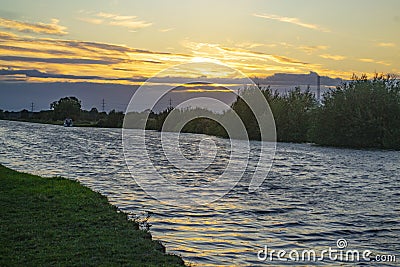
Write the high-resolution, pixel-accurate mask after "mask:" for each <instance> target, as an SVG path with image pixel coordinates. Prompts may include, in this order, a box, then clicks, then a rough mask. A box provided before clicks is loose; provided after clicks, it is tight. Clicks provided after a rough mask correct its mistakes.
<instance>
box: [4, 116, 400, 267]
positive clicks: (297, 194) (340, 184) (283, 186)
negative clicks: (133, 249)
mask: <svg viewBox="0 0 400 267" xmlns="http://www.w3.org/2000/svg"><path fill="white" fill-rule="evenodd" d="M157 134H158V133H156V132H153V135H154V136H155V137H156V136H157ZM150 136H151V135H150ZM184 138H185V139H186V140H184V141H185V142H186V143H187V144H193V143H195V142H198V140H199V135H190V134H187V135H185V137H184ZM208 138H212V140H214V142H215V143H216V144H217V145H219V146H220V147H223V144H224V142H225V141H226V140H222V139H218V138H215V137H208ZM0 144H1V146H0V159H1V162H0V163H1V164H4V165H5V166H8V167H11V168H13V169H16V170H20V171H25V172H29V173H34V174H38V175H42V176H46V177H51V176H58V175H59V176H65V177H68V178H71V179H78V180H79V181H81V182H82V183H83V184H85V185H87V186H89V187H90V188H92V189H93V190H96V191H99V192H101V193H102V194H104V195H106V196H107V197H108V198H109V200H110V201H111V202H112V203H113V204H115V205H116V206H118V207H119V208H120V209H121V210H123V211H125V212H128V213H132V214H141V213H142V212H144V211H145V212H150V213H151V217H150V221H149V222H150V223H151V224H152V227H151V232H152V233H153V236H154V237H155V238H156V239H160V240H162V241H163V243H164V244H165V245H166V247H167V250H168V251H169V252H173V253H176V254H180V255H182V256H183V258H184V259H185V260H187V261H189V262H193V263H195V264H196V265H198V266H215V265H238V266H261V265H273V266H278V265H279V264H281V265H284V264H283V263H279V264H278V262H264V263H262V262H259V261H258V260H257V254H256V253H257V251H258V250H260V249H262V248H263V246H264V245H268V246H269V247H270V248H273V249H286V250H288V249H291V248H293V249H299V248H308V249H319V248H320V249H325V248H327V247H329V246H331V247H334V246H335V242H336V240H337V239H338V238H346V239H347V240H348V241H349V247H350V248H351V249H370V250H372V251H374V252H376V253H379V252H380V253H386V254H396V253H398V251H400V241H399V239H398V236H400V226H399V214H400V205H399V203H400V200H399V198H400V193H399V192H400V153H399V152H395V151H367V150H365V151H361V150H350V149H335V148H321V147H315V146H311V145H307V144H286V143H280V144H278V147H277V153H276V158H275V162H274V166H273V168H272V170H271V172H270V174H269V176H268V177H267V179H266V181H265V182H264V183H263V185H262V188H261V190H259V191H257V192H255V193H249V192H248V183H249V181H248V180H247V179H246V177H244V178H243V179H242V180H241V181H240V182H239V184H238V185H237V186H235V187H234V188H233V190H232V191H231V192H230V193H229V194H228V195H227V196H225V197H224V198H222V199H221V200H219V201H218V202H215V203H212V204H210V205H208V206H198V207H195V208H193V209H182V208H178V207H172V206H165V205H161V204H160V203H159V202H158V201H157V200H155V199H153V198H151V197H149V196H147V195H146V194H145V193H144V192H143V191H142V190H141V189H140V188H139V187H138V186H137V185H136V183H135V181H134V180H133V178H132V177H131V176H130V174H129V171H128V169H127V167H126V165H125V161H124V158H123V152H122V144H121V130H120V129H98V128H64V127H60V126H54V125H42V124H30V123H20V122H8V121H0ZM257 145H258V142H252V149H253V151H256V150H257ZM185 149H188V151H189V152H190V153H192V152H193V151H191V150H190V146H187V147H186V148H185ZM221 151H222V152H221ZM223 151H224V150H220V151H219V152H218V153H223ZM136 154H137V161H138V162H140V160H145V158H144V156H143V153H142V152H141V151H138V153H136ZM255 154H256V153H255ZM141 157H143V158H141ZM225 158H226V157H225V156H224V155H223V154H222V155H220V157H217V159H220V161H221V162H216V163H215V164H217V166H219V167H218V168H223V167H224V164H226V163H224V160H225ZM154 159H155V160H157V157H155V158H154ZM218 164H219V165H218ZM160 167H162V165H160ZM218 168H216V169H215V170H214V171H215V172H216V173H217V172H218ZM168 170H169V169H168V168H164V169H163V171H164V172H166V173H168ZM171 175H172V174H171ZM211 176H212V175H211ZM211 176H210V177H204V179H205V180H207V179H209V178H212V177H211ZM181 178H182V177H181ZM186 178H188V177H186ZM189 178H190V177H189ZM192 178H193V179H187V180H186V182H188V183H189V182H193V181H194V180H196V179H198V178H199V177H196V176H193V177H192ZM171 179H176V177H171ZM155 182H156V181H155ZM181 182H185V180H181ZM188 192H189V193H190V190H189V191H188ZM171 197H173V196H171ZM285 264H286V265H287V264H289V263H285ZM313 264H314V265H332V262H318V263H308V265H313ZM292 265H298V264H297V263H292ZM356 265H357V264H356ZM359 265H360V266H362V265H363V266H365V265H366V263H359ZM380 266H396V263H392V265H390V264H389V263H387V265H383V264H382V265H380Z"/></svg>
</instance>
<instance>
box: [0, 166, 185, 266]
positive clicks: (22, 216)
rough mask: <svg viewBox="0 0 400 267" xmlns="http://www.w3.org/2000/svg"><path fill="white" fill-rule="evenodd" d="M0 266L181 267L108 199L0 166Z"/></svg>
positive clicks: (70, 183)
mask: <svg viewBox="0 0 400 267" xmlns="http://www.w3.org/2000/svg"><path fill="white" fill-rule="evenodd" d="M0 266H183V261H182V259H181V258H179V257H178V256H175V255H169V254H166V253H165V249H164V247H163V246H162V245H161V244H160V243H158V242H156V241H153V240H152V239H151V235H150V234H149V233H148V232H146V231H143V230H140V229H139V227H138V224H137V223H135V222H131V221H128V220H127V217H126V214H124V213H122V212H121V213H118V212H117V208H116V207H115V206H112V205H110V204H109V203H108V202H107V198H105V197H104V196H102V195H100V194H99V193H96V192H93V191H91V190H90V189H88V188H86V187H84V186H82V185H80V184H79V183H78V182H74V181H71V180H67V179H64V178H42V177H39V176H34V175H30V174H25V173H20V172H16V171H13V170H10V169H8V168H6V167H4V166H1V165H0Z"/></svg>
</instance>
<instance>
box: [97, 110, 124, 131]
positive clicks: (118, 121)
mask: <svg viewBox="0 0 400 267" xmlns="http://www.w3.org/2000/svg"><path fill="white" fill-rule="evenodd" d="M123 121H124V113H123V112H121V111H118V112H117V111H115V110H114V109H113V110H111V111H110V112H109V113H108V115H107V117H105V118H103V119H101V120H100V121H99V122H98V124H97V125H98V126H100V127H109V128H121V127H122V123H123Z"/></svg>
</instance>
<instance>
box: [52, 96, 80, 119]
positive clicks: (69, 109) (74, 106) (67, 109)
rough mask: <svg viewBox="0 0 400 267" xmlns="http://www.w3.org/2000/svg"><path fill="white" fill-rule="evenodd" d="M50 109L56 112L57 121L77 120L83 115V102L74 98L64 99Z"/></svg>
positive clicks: (56, 102)
mask: <svg viewBox="0 0 400 267" xmlns="http://www.w3.org/2000/svg"><path fill="white" fill-rule="evenodd" d="M50 109H52V110H53V111H54V113H53V118H54V119H55V120H64V119H65V118H71V119H74V120H77V119H78V118H79V116H80V113H81V101H80V100H79V99H78V98H76V97H74V96H70V97H64V98H61V99H60V100H58V101H54V102H53V103H51V104H50Z"/></svg>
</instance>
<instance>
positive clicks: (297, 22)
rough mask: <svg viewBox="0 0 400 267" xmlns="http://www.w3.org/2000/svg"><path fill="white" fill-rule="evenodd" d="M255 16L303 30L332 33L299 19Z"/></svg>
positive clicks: (263, 15) (264, 15) (270, 15)
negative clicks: (295, 26)
mask: <svg viewBox="0 0 400 267" xmlns="http://www.w3.org/2000/svg"><path fill="white" fill-rule="evenodd" d="M253 16H255V17H258V18H264V19H269V20H276V21H280V22H286V23H290V24H293V25H297V26H300V27H303V28H307V29H312V30H317V31H321V32H330V30H328V29H325V28H323V27H321V26H319V25H317V24H311V23H306V22H302V21H301V20H300V19H298V18H291V17H283V16H279V15H274V14H257V13H254V14H253Z"/></svg>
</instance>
